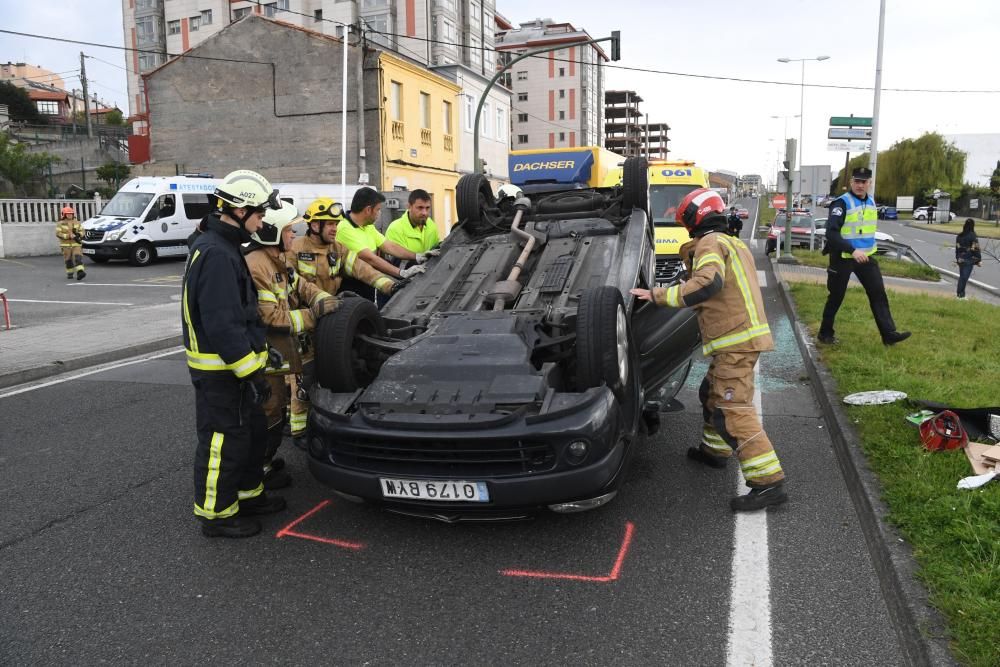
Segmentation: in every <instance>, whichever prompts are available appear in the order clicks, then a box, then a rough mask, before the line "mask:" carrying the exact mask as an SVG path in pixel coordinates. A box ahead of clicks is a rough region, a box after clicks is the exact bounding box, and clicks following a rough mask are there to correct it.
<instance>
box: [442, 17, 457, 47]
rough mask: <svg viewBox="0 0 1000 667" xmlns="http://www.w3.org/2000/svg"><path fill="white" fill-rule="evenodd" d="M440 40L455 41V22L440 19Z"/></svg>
mask: <svg viewBox="0 0 1000 667" xmlns="http://www.w3.org/2000/svg"><path fill="white" fill-rule="evenodd" d="M441 41H443V42H451V43H453V42H454V41H455V24H454V23H452V22H451V21H449V20H448V19H442V20H441Z"/></svg>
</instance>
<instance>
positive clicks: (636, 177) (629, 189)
mask: <svg viewBox="0 0 1000 667" xmlns="http://www.w3.org/2000/svg"><path fill="white" fill-rule="evenodd" d="M622 208H623V209H625V211H630V210H632V209H633V208H639V209H642V210H643V211H644V212H645V213H646V215H647V217H648V215H649V163H647V162H646V159H645V158H641V157H627V158H625V164H624V165H623V166H622Z"/></svg>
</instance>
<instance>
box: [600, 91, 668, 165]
mask: <svg viewBox="0 0 1000 667" xmlns="http://www.w3.org/2000/svg"><path fill="white" fill-rule="evenodd" d="M641 104H642V97H640V96H639V94H638V93H636V92H635V91H634V90H609V91H606V92H605V93H604V118H605V123H604V147H605V148H607V149H608V150H609V151H614V152H615V153H618V154H619V155H624V156H625V157H633V156H637V157H644V158H646V159H647V160H650V159H661V160H662V159H666V157H667V153H668V152H669V148H668V142H669V141H670V137H669V132H670V126H669V125H667V124H666V123H659V122H657V123H650V122H649V114H647V113H643V112H642V110H641V109H640V108H639V106H640V105H641Z"/></svg>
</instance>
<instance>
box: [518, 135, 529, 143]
mask: <svg viewBox="0 0 1000 667" xmlns="http://www.w3.org/2000/svg"><path fill="white" fill-rule="evenodd" d="M517 143H519V144H526V143H528V135H526V134H519V135H517Z"/></svg>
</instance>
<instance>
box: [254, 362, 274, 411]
mask: <svg viewBox="0 0 1000 667" xmlns="http://www.w3.org/2000/svg"><path fill="white" fill-rule="evenodd" d="M248 384H249V385H250V401H251V402H252V403H253V404H254V405H256V406H257V407H260V406H262V405H264V404H265V403H267V399H269V398H271V385H270V384H268V382H267V378H266V377H264V371H257V372H256V373H254V374H253V375H251V376H250V378H249V383H248Z"/></svg>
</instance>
